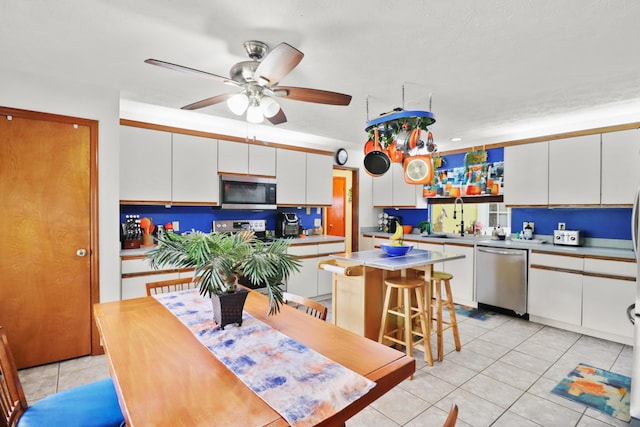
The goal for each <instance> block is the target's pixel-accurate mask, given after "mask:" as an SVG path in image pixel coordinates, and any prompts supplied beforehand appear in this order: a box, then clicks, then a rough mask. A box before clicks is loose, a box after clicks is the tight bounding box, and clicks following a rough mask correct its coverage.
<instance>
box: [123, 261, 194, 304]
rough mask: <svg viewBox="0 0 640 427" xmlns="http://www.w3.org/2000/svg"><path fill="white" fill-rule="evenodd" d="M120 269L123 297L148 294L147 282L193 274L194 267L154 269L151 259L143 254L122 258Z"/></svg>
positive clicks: (136, 296) (139, 296) (138, 296)
mask: <svg viewBox="0 0 640 427" xmlns="http://www.w3.org/2000/svg"><path fill="white" fill-rule="evenodd" d="M120 271H121V281H120V287H121V288H120V289H121V299H130V298H141V297H144V296H147V287H146V284H147V282H159V281H161V280H172V279H177V278H179V277H191V276H193V269H190V270H177V269H170V270H165V271H163V270H154V269H152V268H151V265H150V264H149V261H148V260H147V259H145V258H144V257H143V256H142V257H140V256H137V257H132V258H122V259H121V261H120Z"/></svg>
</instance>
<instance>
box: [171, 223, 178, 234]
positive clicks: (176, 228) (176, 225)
mask: <svg viewBox="0 0 640 427" xmlns="http://www.w3.org/2000/svg"><path fill="white" fill-rule="evenodd" d="M171 225H173V231H174V232H176V231H180V221H173V223H172V224H171Z"/></svg>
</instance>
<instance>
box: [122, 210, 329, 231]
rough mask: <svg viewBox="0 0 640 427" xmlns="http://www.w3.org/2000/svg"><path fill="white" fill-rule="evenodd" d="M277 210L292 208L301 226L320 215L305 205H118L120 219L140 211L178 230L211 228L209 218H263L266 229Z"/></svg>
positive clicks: (273, 221) (273, 223) (308, 225)
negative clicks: (270, 207) (240, 207)
mask: <svg viewBox="0 0 640 427" xmlns="http://www.w3.org/2000/svg"><path fill="white" fill-rule="evenodd" d="M277 212H294V213H295V214H296V215H298V217H299V218H300V222H301V224H302V228H305V229H307V228H313V224H314V220H315V219H316V218H322V213H320V214H318V213H317V209H316V208H311V209H310V213H309V214H307V210H306V208H302V209H297V208H287V209H279V210H277V211H238V210H220V209H213V208H211V207H208V206H172V207H170V208H165V207H164V206H158V205H121V206H120V222H124V219H125V215H140V218H144V217H148V218H151V219H152V220H153V224H154V225H156V226H157V225H160V224H162V225H164V224H166V223H167V222H172V221H178V222H180V232H184V231H190V230H191V229H194V230H198V231H204V232H207V233H208V232H210V231H211V222H212V221H214V220H228V219H265V220H266V221H267V230H274V229H275V227H276V214H277ZM320 212H322V211H320Z"/></svg>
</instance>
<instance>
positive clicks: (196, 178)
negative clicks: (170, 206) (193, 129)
mask: <svg viewBox="0 0 640 427" xmlns="http://www.w3.org/2000/svg"><path fill="white" fill-rule="evenodd" d="M172 159H173V160H172V163H173V175H172V176H173V179H172V187H171V188H172V197H171V200H172V202H173V203H189V204H208V205H211V204H218V203H219V201H220V190H219V188H220V183H219V180H218V170H217V167H216V165H217V164H218V142H217V141H216V140H215V139H211V138H203V137H200V136H193V135H183V134H173V157H172Z"/></svg>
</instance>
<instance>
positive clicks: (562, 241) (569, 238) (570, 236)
mask: <svg viewBox="0 0 640 427" xmlns="http://www.w3.org/2000/svg"><path fill="white" fill-rule="evenodd" d="M583 242H584V236H583V235H582V232H581V231H580V230H553V244H554V245H568V246H582V243H583Z"/></svg>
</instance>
